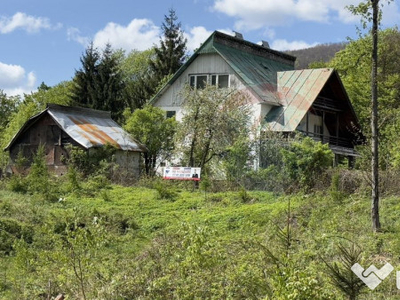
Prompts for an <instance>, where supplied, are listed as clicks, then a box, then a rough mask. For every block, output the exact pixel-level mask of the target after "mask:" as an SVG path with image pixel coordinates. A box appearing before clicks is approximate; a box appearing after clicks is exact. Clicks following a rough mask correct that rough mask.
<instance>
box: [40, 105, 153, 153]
mask: <svg viewBox="0 0 400 300" xmlns="http://www.w3.org/2000/svg"><path fill="white" fill-rule="evenodd" d="M47 110H48V113H49V114H50V115H51V116H52V117H53V118H54V120H55V121H56V122H57V123H58V124H59V126H60V127H61V128H62V129H63V130H64V131H65V132H66V133H67V134H68V135H69V136H70V137H71V138H72V139H74V140H75V141H76V142H78V143H79V144H80V145H82V146H83V147H85V148H86V149H89V148H92V147H99V146H104V145H106V144H111V145H113V146H115V147H117V148H118V149H121V150H127V151H138V152H143V151H144V150H145V149H144V147H143V146H142V145H140V144H139V143H138V142H136V141H135V140H134V139H133V138H132V137H130V135H129V134H128V133H127V132H126V131H124V130H123V129H122V128H121V127H120V126H119V125H118V124H117V123H115V122H114V121H113V120H112V119H111V117H110V115H109V114H108V113H106V112H100V111H95V110H88V109H79V108H77V109H73V108H66V107H63V106H58V105H50V106H49V107H48V108H47Z"/></svg>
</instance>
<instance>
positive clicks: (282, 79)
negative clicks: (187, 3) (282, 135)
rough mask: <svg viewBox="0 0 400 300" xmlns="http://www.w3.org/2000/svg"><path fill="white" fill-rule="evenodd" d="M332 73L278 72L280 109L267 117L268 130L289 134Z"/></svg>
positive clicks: (313, 71)
mask: <svg viewBox="0 0 400 300" xmlns="http://www.w3.org/2000/svg"><path fill="white" fill-rule="evenodd" d="M332 73H333V69H308V70H297V71H285V72H278V76H277V77H278V91H277V92H278V96H279V98H280V103H281V105H282V106H281V107H280V108H276V109H274V110H271V112H270V113H269V114H268V116H267V122H268V124H269V129H270V130H273V131H283V132H291V131H294V130H296V127H297V126H298V124H299V123H300V122H301V120H302V119H303V117H304V116H305V114H306V113H307V111H308V110H309V109H310V107H311V106H312V104H313V102H314V101H315V99H316V98H317V97H318V95H319V93H320V92H321V90H322V88H323V87H324V85H325V84H326V82H327V81H328V79H329V78H330V76H331V75H332Z"/></svg>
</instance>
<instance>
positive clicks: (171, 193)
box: [154, 180, 178, 201]
mask: <svg viewBox="0 0 400 300" xmlns="http://www.w3.org/2000/svg"><path fill="white" fill-rule="evenodd" d="M154 189H155V190H156V191H157V193H158V198H159V199H165V200H170V201H175V200H176V198H177V197H178V193H177V191H176V190H175V188H174V187H173V186H172V184H170V183H168V182H167V181H164V180H158V182H156V183H155V184H154Z"/></svg>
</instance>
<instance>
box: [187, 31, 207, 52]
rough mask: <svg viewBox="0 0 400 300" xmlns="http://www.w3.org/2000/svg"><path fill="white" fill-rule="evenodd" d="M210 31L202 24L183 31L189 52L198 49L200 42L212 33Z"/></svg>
mask: <svg viewBox="0 0 400 300" xmlns="http://www.w3.org/2000/svg"><path fill="white" fill-rule="evenodd" d="M212 33H213V32H212V31H208V30H207V29H206V28H204V27H202V26H197V27H193V28H191V29H190V30H189V33H186V32H185V33H184V36H185V38H186V39H187V44H186V46H187V49H188V51H189V52H193V51H194V50H196V49H198V48H199V47H200V46H201V44H202V43H204V42H205V40H206V39H207V38H208V37H209V36H210V35H211V34H212Z"/></svg>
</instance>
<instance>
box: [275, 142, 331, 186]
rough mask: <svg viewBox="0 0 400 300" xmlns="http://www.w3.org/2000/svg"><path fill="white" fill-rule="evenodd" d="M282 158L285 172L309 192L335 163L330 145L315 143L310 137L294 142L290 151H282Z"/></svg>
mask: <svg viewBox="0 0 400 300" xmlns="http://www.w3.org/2000/svg"><path fill="white" fill-rule="evenodd" d="M282 156H283V163H284V167H283V170H284V172H285V173H286V174H287V176H288V177H289V178H290V179H291V180H292V182H294V183H299V185H300V187H301V188H302V189H304V190H305V191H309V190H310V189H311V188H312V187H313V186H314V184H315V181H316V180H318V178H319V177H320V176H321V173H323V172H324V171H325V170H326V169H328V168H329V167H330V166H332V163H333V153H332V151H331V150H330V149H329V145H328V144H322V143H321V142H315V141H314V140H312V139H311V138H310V137H305V138H303V139H302V140H300V141H295V142H292V143H291V145H290V147H289V149H282Z"/></svg>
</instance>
